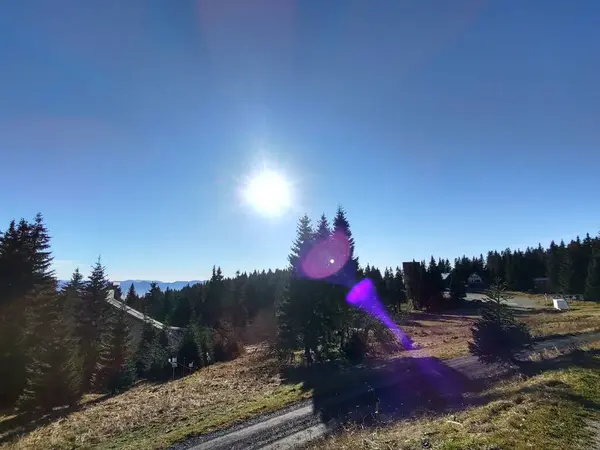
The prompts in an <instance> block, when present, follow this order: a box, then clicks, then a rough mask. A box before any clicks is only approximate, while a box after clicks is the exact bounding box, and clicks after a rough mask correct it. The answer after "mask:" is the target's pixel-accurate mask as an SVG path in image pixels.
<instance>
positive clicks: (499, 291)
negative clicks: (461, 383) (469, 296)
mask: <svg viewBox="0 0 600 450" xmlns="http://www.w3.org/2000/svg"><path fill="white" fill-rule="evenodd" d="M487 297H488V300H487V301H486V302H485V304H484V306H483V307H482V310H481V318H480V319H478V320H477V321H476V322H475V325H474V327H473V328H472V329H471V331H472V333H473V342H472V343H469V350H470V351H471V353H472V354H473V355H475V356H477V357H478V358H479V359H480V360H481V361H483V362H486V363H490V362H497V363H502V364H508V363H514V362H515V359H514V356H515V354H516V353H518V352H519V351H522V350H525V349H527V348H529V347H530V346H531V344H532V338H531V335H530V333H529V330H528V329H527V326H526V325H525V324H524V323H522V322H519V321H518V320H517V319H516V318H515V315H514V313H513V311H512V310H511V309H510V308H509V307H508V306H507V305H506V303H505V302H506V300H508V299H509V298H510V296H509V295H508V294H507V293H506V283H502V282H500V281H499V280H496V281H495V282H494V283H493V284H492V285H491V286H490V289H489V291H488V292H487Z"/></svg>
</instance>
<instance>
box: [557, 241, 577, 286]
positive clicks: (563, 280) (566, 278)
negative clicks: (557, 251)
mask: <svg viewBox="0 0 600 450" xmlns="http://www.w3.org/2000/svg"><path fill="white" fill-rule="evenodd" d="M562 255H563V257H562V261H561V265H560V272H559V275H558V279H559V283H560V289H561V293H562V294H573V293H574V292H573V291H574V287H575V269H574V267H573V259H572V257H571V252H569V251H568V249H565V250H564V251H563V252H562Z"/></svg>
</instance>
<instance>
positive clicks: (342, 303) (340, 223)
mask: <svg viewBox="0 0 600 450" xmlns="http://www.w3.org/2000/svg"><path fill="white" fill-rule="evenodd" d="M333 235H334V236H342V237H343V238H344V239H345V240H346V241H347V243H348V254H347V256H346V262H345V264H344V266H343V267H342V269H341V270H340V271H339V272H338V273H337V274H336V275H335V277H334V278H333V280H332V281H333V282H334V283H335V284H336V286H335V289H334V297H333V298H334V300H335V302H336V305H337V308H338V311H339V313H338V324H337V325H336V329H337V330H338V334H339V336H340V344H339V345H340V347H342V348H343V347H346V345H347V342H348V340H349V339H350V329H351V328H361V327H362V326H363V325H364V323H365V313H364V312H363V311H360V310H358V309H356V308H352V309H351V308H350V307H349V306H348V303H347V302H346V296H347V295H348V292H349V290H350V288H352V287H353V286H354V285H355V284H356V282H357V281H358V277H359V272H360V265H359V261H358V257H357V256H356V255H355V242H354V238H353V237H352V231H351V230H350V223H349V221H348V219H347V217H346V211H345V210H344V208H342V206H338V208H337V211H336V214H335V217H334V219H333ZM365 333H368V329H365Z"/></svg>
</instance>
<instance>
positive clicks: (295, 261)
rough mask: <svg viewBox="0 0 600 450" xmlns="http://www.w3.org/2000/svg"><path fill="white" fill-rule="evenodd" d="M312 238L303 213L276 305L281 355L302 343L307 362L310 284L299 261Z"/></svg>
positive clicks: (311, 344)
mask: <svg viewBox="0 0 600 450" xmlns="http://www.w3.org/2000/svg"><path fill="white" fill-rule="evenodd" d="M313 239H314V232H313V229H312V226H311V222H310V219H309V218H308V216H307V215H306V214H305V215H304V216H303V217H302V218H301V219H300V221H299V223H298V228H297V233H296V240H295V241H294V245H293V246H292V249H291V253H290V255H289V256H288V261H289V271H290V277H289V279H288V283H287V284H286V286H285V288H284V290H283V293H282V297H281V302H280V303H279V305H277V324H278V339H277V347H278V351H279V354H280V356H281V357H282V358H288V357H289V356H290V355H291V354H292V352H293V351H294V350H295V349H297V348H298V347H300V346H301V345H302V346H303V347H304V352H305V357H306V359H307V361H308V362H312V354H311V350H313V349H314V347H316V339H315V336H314V335H312V333H311V331H312V330H311V328H312V321H313V316H314V314H313V308H312V306H313V305H312V301H310V299H311V298H312V295H311V294H312V292H311V287H312V285H311V281H310V280H307V279H306V277H305V274H304V271H303V268H302V261H303V258H304V257H305V256H306V255H307V254H308V251H309V250H310V249H311V248H312V245H313Z"/></svg>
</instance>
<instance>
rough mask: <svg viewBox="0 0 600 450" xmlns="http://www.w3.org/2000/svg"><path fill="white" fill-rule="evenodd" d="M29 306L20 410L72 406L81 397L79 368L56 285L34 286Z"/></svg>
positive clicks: (76, 352)
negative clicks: (23, 382) (25, 359)
mask: <svg viewBox="0 0 600 450" xmlns="http://www.w3.org/2000/svg"><path fill="white" fill-rule="evenodd" d="M28 303H29V309H28V313H27V315H28V326H27V328H28V349H27V365H26V372H25V373H26V376H25V380H26V385H25V389H24V390H23V393H22V395H21V398H20V399H19V407H20V408H21V409H33V408H36V407H37V408H41V409H43V410H50V409H52V408H53V407H55V406H61V405H72V404H74V403H75V402H76V401H77V400H78V399H79V397H80V395H81V389H80V388H81V379H80V375H81V365H80V361H79V358H78V351H77V344H76V341H75V339H74V338H73V335H72V332H71V330H72V329H71V328H70V327H69V324H68V323H66V321H65V318H64V315H63V313H64V308H63V305H62V304H61V301H60V296H59V294H58V293H57V292H56V285H55V284H54V283H52V282H46V283H44V284H41V285H37V286H36V287H35V288H34V290H33V291H32V292H31V293H30V294H29V302H28Z"/></svg>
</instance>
